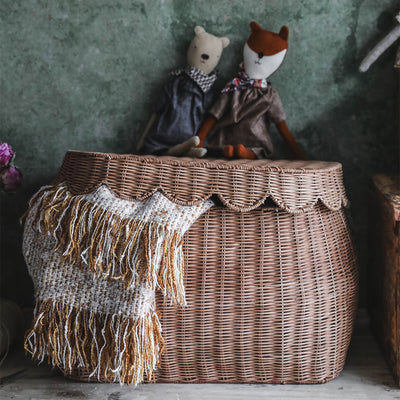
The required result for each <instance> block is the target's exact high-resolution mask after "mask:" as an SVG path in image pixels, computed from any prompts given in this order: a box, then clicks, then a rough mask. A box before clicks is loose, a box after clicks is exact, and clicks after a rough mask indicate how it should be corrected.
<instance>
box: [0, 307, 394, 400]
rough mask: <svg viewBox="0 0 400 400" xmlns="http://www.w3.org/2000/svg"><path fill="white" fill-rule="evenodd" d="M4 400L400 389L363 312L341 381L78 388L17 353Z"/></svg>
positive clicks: (216, 399) (329, 394)
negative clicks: (299, 383) (293, 383)
mask: <svg viewBox="0 0 400 400" xmlns="http://www.w3.org/2000/svg"><path fill="white" fill-rule="evenodd" d="M0 399H1V400H9V399H24V400H25V399H26V400H28V399H31V400H33V399H35V400H38V399H40V400H47V399H49V400H50V399H51V400H67V399H87V400H128V399H137V400H197V399H199V400H228V399H229V400H236V399H237V400H239V399H240V400H242V399H246V400H247V399H250V400H252V399H255V400H256V399H257V400H258V399H268V400H276V399H279V400H286V399H287V400H289V399H296V400H302V399H307V400H309V399H316V400H319V399H321V400H324V399H332V400H336V399H337V400H348V399H351V400H362V399H371V400H387V399H400V389H399V388H397V387H396V386H395V384H394V380H393V378H392V376H391V374H390V372H389V369H388V368H387V366H386V363H385V361H384V360H383V358H382V356H381V354H380V351H379V348H378V346H377V344H376V342H375V341H374V339H373V338H372V335H371V333H370V331H369V328H368V321H367V318H366V314H365V312H364V311H360V312H359V316H358V319H357V324H356V328H355V332H354V335H353V340H352V344H351V348H350V351H349V356H348V361H347V363H346V366H345V368H344V370H343V372H342V374H341V375H340V376H339V378H336V379H335V380H333V381H331V382H328V383H325V384H320V385H233V384H204V385H193V384H183V385H177V384H151V385H140V386H138V387H137V388H136V389H134V388H133V387H121V386H119V385H118V384H101V383H100V384H98V383H77V382H73V381H70V380H68V379H65V378H64V377H62V376H60V375H59V374H58V373H57V372H56V371H53V370H52V369H51V368H50V367H48V366H46V365H42V366H34V365H33V364H32V363H31V361H30V360H28V359H27V358H25V357H24V355H23V352H22V351H21V350H18V351H17V350H16V351H14V352H13V353H12V354H10V355H9V357H8V358H7V359H6V361H5V362H4V364H3V366H2V367H1V371H0Z"/></svg>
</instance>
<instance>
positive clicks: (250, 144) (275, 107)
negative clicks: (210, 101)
mask: <svg viewBox="0 0 400 400" xmlns="http://www.w3.org/2000/svg"><path fill="white" fill-rule="evenodd" d="M250 28H251V35H250V37H249V39H248V40H247V42H246V44H245V45H244V50H243V58H244V62H243V63H242V64H241V68H242V70H241V72H240V73H239V77H237V78H235V79H233V80H232V81H231V82H230V83H229V84H228V85H227V86H226V87H225V88H224V89H223V90H222V93H221V94H220V96H219V98H218V100H217V102H216V103H215V104H214V105H213V106H212V107H211V109H210V110H209V114H210V116H209V117H208V118H207V120H206V121H205V123H204V124H203V126H202V127H201V129H200V131H199V132H198V136H199V138H200V144H199V145H198V146H199V147H203V145H204V144H205V147H206V148H207V149H208V151H209V155H211V156H220V155H224V156H225V157H227V158H232V157H237V158H248V159H255V158H270V157H272V155H273V146H272V142H271V138H270V136H269V132H268V127H269V123H270V122H273V123H275V124H276V126H277V128H278V130H279V132H280V133H281V135H282V136H283V138H284V140H285V141H286V143H287V144H288V145H289V147H290V149H291V150H292V152H293V154H294V156H295V157H296V158H299V159H304V155H303V153H302V151H301V150H300V148H299V146H298V145H297V143H296V141H295V140H294V138H293V136H292V134H291V133H290V131H289V129H288V127H287V125H286V123H285V119H286V116H285V112H284V110H283V107H282V103H281V100H280V98H279V95H278V93H277V91H276V90H275V89H274V88H273V87H272V86H271V83H270V82H268V81H267V78H268V77H269V76H270V75H272V74H273V73H274V72H275V71H276V70H277V69H278V68H279V66H280V65H281V64H282V62H283V60H284V58H285V55H286V52H287V49H288V37H289V30H288V28H287V27H286V26H283V27H282V28H281V30H280V32H279V33H273V32H270V31H267V30H264V29H262V28H261V27H260V26H259V25H258V24H257V22H251V24H250Z"/></svg>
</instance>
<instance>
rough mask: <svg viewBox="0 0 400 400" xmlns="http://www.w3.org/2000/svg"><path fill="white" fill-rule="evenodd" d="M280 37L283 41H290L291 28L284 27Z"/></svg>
mask: <svg viewBox="0 0 400 400" xmlns="http://www.w3.org/2000/svg"><path fill="white" fill-rule="evenodd" d="M279 36H280V37H281V38H282V39H283V40H286V41H287V40H288V39H289V28H288V27H287V26H282V28H281V30H280V31H279Z"/></svg>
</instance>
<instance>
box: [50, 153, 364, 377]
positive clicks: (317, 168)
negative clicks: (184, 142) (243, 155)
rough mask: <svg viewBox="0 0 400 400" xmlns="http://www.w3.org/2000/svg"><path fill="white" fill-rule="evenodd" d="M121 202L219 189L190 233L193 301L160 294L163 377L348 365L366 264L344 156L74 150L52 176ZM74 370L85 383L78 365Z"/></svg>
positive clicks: (325, 372) (306, 372)
mask: <svg viewBox="0 0 400 400" xmlns="http://www.w3.org/2000/svg"><path fill="white" fill-rule="evenodd" d="M59 182H67V184H68V187H69V188H70V190H71V191H73V192H75V193H85V192H89V191H92V190H93V189H94V188H95V187H98V186H99V185H101V184H107V185H108V187H109V188H110V189H111V190H112V191H113V192H114V194H116V195H118V196H119V197H121V198H124V199H143V198H146V197H147V196H149V195H150V194H151V193H153V192H154V191H156V190H162V191H163V192H164V194H165V195H166V196H167V197H168V198H170V199H171V200H173V201H175V202H177V203H179V204H196V203H199V202H200V201H203V200H204V199H206V198H208V197H210V196H215V198H216V200H217V201H218V198H219V200H220V205H219V206H216V207H213V208H211V209H210V210H209V211H208V212H207V213H206V214H204V215H203V216H202V217H201V218H200V219H199V220H198V221H197V222H196V223H195V224H194V225H193V226H192V228H191V229H190V230H189V231H188V233H187V234H186V236H185V242H184V253H185V258H186V270H185V274H186V278H185V282H186V283H185V286H186V294H187V301H188V307H187V308H185V309H177V308H176V307H172V306H169V305H167V304H165V303H164V302H163V299H162V296H160V297H159V299H158V310H160V313H161V324H162V327H163V336H164V338H165V342H166V352H165V353H164V354H163V356H162V361H161V365H160V368H159V370H158V372H157V375H156V381H157V382H192V383H205V382H232V383H239V382H246V383H322V382H326V381H329V380H331V379H333V378H335V377H336V376H338V375H339V373H340V372H341V370H342V368H343V365H344V362H345V358H346V353H347V349H348V345H349V342H350V336H351V332H352V327H353V322H354V317H355V311H356V303H357V291H358V276H357V267H356V262H355V257H354V251H353V246H352V242H351V238H350V235H349V230H348V228H347V224H346V218H345V215H344V212H343V209H342V206H343V205H345V204H346V202H347V200H346V196H345V191H344V188H343V183H342V169H341V165H340V164H338V163H326V162H300V161H296V162H294V161H292V162H290V161H269V160H259V161H249V160H241V161H226V160H191V159H187V158H182V159H178V158H172V157H159V158H156V157H150V156H147V157H140V156H123V155H113V154H100V153H81V152H68V153H67V155H66V157H65V160H64V163H63V166H62V168H61V170H60V172H59V174H58V177H57V179H56V182H55V183H59ZM71 377H72V378H74V379H80V380H87V379H88V376H87V374H86V373H85V371H82V370H76V371H75V374H73V375H72V376H71Z"/></svg>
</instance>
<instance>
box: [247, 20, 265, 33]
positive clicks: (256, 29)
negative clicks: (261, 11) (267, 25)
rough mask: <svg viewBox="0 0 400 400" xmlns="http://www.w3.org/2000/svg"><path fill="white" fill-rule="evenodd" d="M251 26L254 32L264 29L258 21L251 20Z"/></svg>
mask: <svg viewBox="0 0 400 400" xmlns="http://www.w3.org/2000/svg"><path fill="white" fill-rule="evenodd" d="M250 28H251V31H252V32H257V31H262V28H261V26H260V25H258V24H257V22H256V21H252V22H250Z"/></svg>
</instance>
